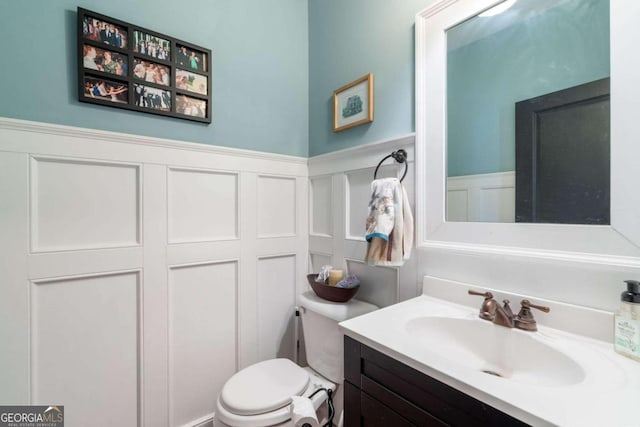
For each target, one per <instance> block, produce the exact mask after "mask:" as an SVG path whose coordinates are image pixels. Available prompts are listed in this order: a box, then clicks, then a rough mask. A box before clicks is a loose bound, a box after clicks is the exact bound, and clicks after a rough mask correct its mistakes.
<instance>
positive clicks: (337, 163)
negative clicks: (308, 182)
mask: <svg viewBox="0 0 640 427" xmlns="http://www.w3.org/2000/svg"><path fill="white" fill-rule="evenodd" d="M414 141H415V134H414V133H410V134H407V135H403V136H398V137H394V138H389V139H385V140H382V141H377V142H372V143H370V144H365V145H358V146H356V147H352V148H346V149H344V150H338V151H333V152H331V153H327V154H320V155H318V156H314V157H311V158H309V176H314V177H315V176H319V175H330V174H335V173H340V172H345V171H354V170H358V169H366V168H370V167H371V166H372V165H373V167H374V168H375V167H376V165H377V164H378V162H380V160H382V158H383V157H385V156H387V155H388V154H391V152H392V151H396V150H399V149H400V148H404V149H405V150H406V151H407V159H408V161H409V163H410V164H411V163H412V162H413V161H414V160H415V155H414V153H413V145H414ZM392 163H393V159H388V160H387V161H386V162H385V165H386V164H392Z"/></svg>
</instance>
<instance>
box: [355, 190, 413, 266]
mask: <svg viewBox="0 0 640 427" xmlns="http://www.w3.org/2000/svg"><path fill="white" fill-rule="evenodd" d="M365 238H366V240H367V242H368V244H367V255H366V257H365V260H366V261H367V262H368V263H369V264H370V265H384V266H401V265H403V264H404V262H405V261H406V260H407V259H409V256H410V255H411V248H412V246H413V215H412V214H411V207H410V205H409V198H408V197H407V192H406V191H405V189H404V187H403V186H402V184H401V183H400V180H399V179H398V178H383V179H376V180H374V181H373V182H372V183H371V201H370V202H369V216H368V217H367V232H366V235H365Z"/></svg>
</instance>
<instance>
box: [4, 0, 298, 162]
mask: <svg viewBox="0 0 640 427" xmlns="http://www.w3.org/2000/svg"><path fill="white" fill-rule="evenodd" d="M77 6H80V7H84V8H86V9H89V10H94V11H96V12H99V13H102V14H104V15H107V16H112V17H114V18H118V19H121V20H123V21H126V22H130V23H133V24H136V25H140V26H141V27H146V28H149V29H152V30H156V31H158V32H160V33H164V34H167V35H168V36H172V37H176V38H178V39H182V40H185V41H189V42H192V43H195V44H198V45H201V46H204V47H207V48H210V49H212V51H213V66H212V73H213V79H212V86H213V123H212V124H210V125H203V124H200V123H196V122H189V121H185V120H179V119H173V118H165V117H160V116H154V115H151V114H144V113H138V112H133V111H127V110H118V109H115V108H109V107H102V106H98V105H91V104H85V103H79V102H78V100H77V89H76V79H77V71H76V66H77V65H76V64H77V59H76V25H77V24H76V8H77ZM307 12H308V8H307V1H305V0H271V1H264V0H242V1H239V0H182V1H166V0H135V1H131V0H110V1H101V0H1V1H0V39H1V40H4V47H3V49H2V71H1V72H0V76H1V78H0V94H1V95H0V96H1V97H2V100H1V101H0V116H5V117H12V118H18V119H26V120H34V121H41V122H47V123H56V124H63V125H71V126H79V127H85V128H95V129H103V130H110V131H118V132H126V133H131V134H138V135H148V136H155V137H162V138H170V139H176V140H183V141H190V142H199V143H205V144H213V145H221V146H229V147H236V148H245V149H252V150H259V151H266V152H273V153H281V154H291V155H298V156H306V155H307V150H308V137H309V114H308V108H309V107H308V106H309V99H308V86H309V85H308V78H309V69H308V65H309V61H308V49H309V44H308V16H307Z"/></svg>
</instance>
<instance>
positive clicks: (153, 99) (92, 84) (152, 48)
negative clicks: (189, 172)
mask: <svg viewBox="0 0 640 427" xmlns="http://www.w3.org/2000/svg"><path fill="white" fill-rule="evenodd" d="M211 98H212V96H211V50H210V49H206V48H203V47H201V46H197V45H195V44H193V43H188V42H183V41H181V40H177V39H175V38H173V37H169V36H167V35H164V34H161V33H158V32H155V31H151V30H148V29H145V28H142V27H138V26H136V25H133V24H129V23H127V22H123V21H120V20H118V19H114V18H111V17H108V16H104V15H102V14H100V13H97V12H93V11H90V10H86V9H83V8H80V7H79V8H78V100H79V101H81V102H88V103H92V104H99V105H105V106H109V107H116V108H124V109H128V110H134V111H141V112H145V113H151V114H159V115H163V116H168V117H175V118H180V119H185V120H193V121H197V122H202V123H211Z"/></svg>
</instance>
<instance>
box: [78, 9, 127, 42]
mask: <svg viewBox="0 0 640 427" xmlns="http://www.w3.org/2000/svg"><path fill="white" fill-rule="evenodd" d="M82 35H83V37H84V38H85V39H87V40H91V41H94V42H100V43H104V44H107V45H109V46H114V47H117V48H120V49H126V48H127V29H126V28H125V27H122V26H120V25H117V24H114V23H112V22H108V21H104V20H102V19H98V18H94V17H92V16H90V15H85V16H84V19H83V20H82Z"/></svg>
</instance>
